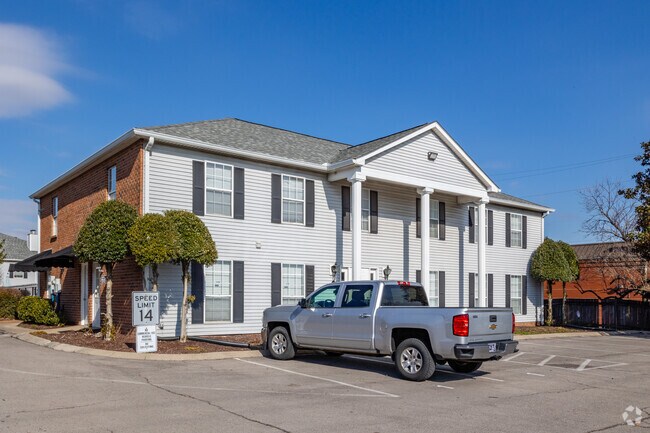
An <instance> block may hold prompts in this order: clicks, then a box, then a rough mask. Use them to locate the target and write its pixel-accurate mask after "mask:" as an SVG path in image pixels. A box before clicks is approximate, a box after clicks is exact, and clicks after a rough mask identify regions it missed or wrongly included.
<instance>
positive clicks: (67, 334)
mask: <svg viewBox="0 0 650 433" xmlns="http://www.w3.org/2000/svg"><path fill="white" fill-rule="evenodd" d="M34 334H36V335H38V336H39V337H41V338H45V339H48V340H50V341H55V342H57V343H65V344H70V345H72V346H81V347H90V348H93V349H102V350H113V351H118V352H135V334H134V333H131V334H130V335H124V334H119V333H118V334H117V335H116V336H115V339H114V340H113V341H104V339H102V337H101V334H100V335H99V336H95V334H93V333H92V332H89V331H87V330H82V331H64V332H60V333H58V334H43V333H42V332H37V333H34ZM205 338H210V339H214V340H224V341H230V342H237V343H251V344H259V343H260V342H261V340H260V336H259V334H244V335H225V336H224V335H221V336H213V335H211V336H209V337H205ZM231 350H250V349H248V348H243V347H232V346H224V345H220V344H213V343H204V342H202V341H192V340H188V341H187V342H186V343H181V342H180V341H178V340H172V341H169V340H158V353H165V354H187V353H206V352H225V351H231Z"/></svg>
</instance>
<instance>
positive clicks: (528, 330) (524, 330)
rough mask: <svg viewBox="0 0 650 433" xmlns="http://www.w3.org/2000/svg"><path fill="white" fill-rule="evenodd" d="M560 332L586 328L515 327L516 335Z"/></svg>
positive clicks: (582, 330) (577, 330) (578, 330)
mask: <svg viewBox="0 0 650 433" xmlns="http://www.w3.org/2000/svg"><path fill="white" fill-rule="evenodd" d="M560 332H585V330H584V329H576V328H567V327H564V326H517V327H516V328H515V335H538V334H558V333H560Z"/></svg>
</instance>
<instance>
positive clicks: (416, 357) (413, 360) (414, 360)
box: [400, 347, 422, 374]
mask: <svg viewBox="0 0 650 433" xmlns="http://www.w3.org/2000/svg"><path fill="white" fill-rule="evenodd" d="M400 364H402V368H403V369H404V371H406V372H407V373H409V374H415V373H417V372H418V371H420V369H422V354H421V353H420V351H419V350H417V349H416V348H415V347H407V348H406V349H404V351H402V356H401V357H400Z"/></svg>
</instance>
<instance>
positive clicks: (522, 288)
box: [510, 275, 524, 316]
mask: <svg viewBox="0 0 650 433" xmlns="http://www.w3.org/2000/svg"><path fill="white" fill-rule="evenodd" d="M513 279H517V280H519V292H520V293H521V296H518V297H515V296H512V294H513V292H514V291H513V290H512V286H513V284H512V280H513ZM523 298H524V277H523V275H510V308H512V312H513V313H515V315H517V316H521V315H522V314H523V311H524V299H523ZM513 299H519V300H520V301H521V303H520V304H519V308H520V309H521V311H519V312H518V313H517V312H515V310H514V308H513V307H512V300H513Z"/></svg>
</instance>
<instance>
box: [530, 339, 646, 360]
mask: <svg viewBox="0 0 650 433" xmlns="http://www.w3.org/2000/svg"><path fill="white" fill-rule="evenodd" d="M522 344H525V345H530V346H540V347H554V348H556V349H575V350H586V351H588V352H600V353H609V354H611V355H631V356H643V357H650V354H645V353H637V352H634V351H633V352H619V351H617V350H612V349H609V350H607V349H594V348H592V347H584V346H573V345H571V346H563V345H558V344H541V343H530V342H527V341H525V342H522ZM627 348H629V349H633V348H631V347H627Z"/></svg>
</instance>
